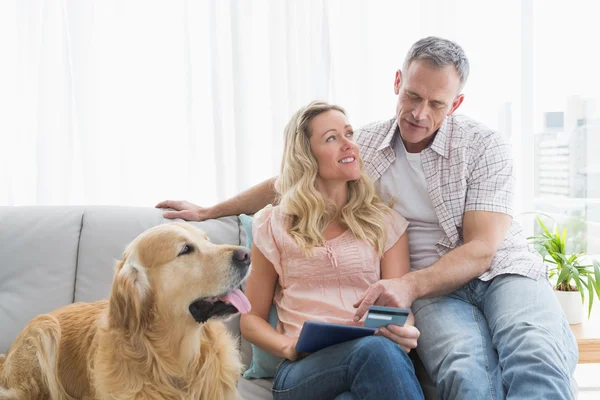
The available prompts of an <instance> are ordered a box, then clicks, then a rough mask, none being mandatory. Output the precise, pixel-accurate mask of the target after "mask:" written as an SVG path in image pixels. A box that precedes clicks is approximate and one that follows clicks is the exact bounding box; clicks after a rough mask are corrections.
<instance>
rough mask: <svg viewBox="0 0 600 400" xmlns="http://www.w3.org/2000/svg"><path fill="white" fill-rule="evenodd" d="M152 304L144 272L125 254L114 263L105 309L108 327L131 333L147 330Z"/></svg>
mask: <svg viewBox="0 0 600 400" xmlns="http://www.w3.org/2000/svg"><path fill="white" fill-rule="evenodd" d="M152 301H153V300H152V292H151V290H150V284H149V283H148V278H147V276H146V272H145V271H144V270H143V268H142V267H140V266H138V265H136V264H134V263H133V262H131V261H129V260H128V257H127V255H125V256H124V257H123V260H121V261H120V262H119V263H118V264H117V268H116V272H115V276H114V279H113V285H112V290H111V294H110V301H109V306H108V320H109V326H110V327H111V328H121V329H125V330H126V331H128V332H129V333H132V334H133V333H137V332H139V331H140V330H142V329H144V328H146V327H147V326H148V324H149V322H150V315H151V308H152Z"/></svg>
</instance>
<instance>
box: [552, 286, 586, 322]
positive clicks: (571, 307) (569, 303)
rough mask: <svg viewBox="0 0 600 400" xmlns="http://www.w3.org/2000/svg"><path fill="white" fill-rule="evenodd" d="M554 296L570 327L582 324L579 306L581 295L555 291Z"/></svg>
mask: <svg viewBox="0 0 600 400" xmlns="http://www.w3.org/2000/svg"><path fill="white" fill-rule="evenodd" d="M554 294H555V295H556V298H557V299H558V302H559V303H560V306H561V307H562V309H563V312H564V313H565V315H566V316H567V321H568V322H569V324H570V325H574V324H580V323H581V322H583V305H582V304H581V294H580V293H579V292H561V291H558V290H555V291H554Z"/></svg>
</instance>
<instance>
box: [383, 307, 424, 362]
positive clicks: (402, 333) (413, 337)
mask: <svg viewBox="0 0 600 400" xmlns="http://www.w3.org/2000/svg"><path fill="white" fill-rule="evenodd" d="M414 324H415V317H414V315H413V313H412V312H411V313H410V314H409V315H408V319H407V320H406V324H404V326H398V325H388V326H387V327H381V328H379V329H378V330H377V331H376V332H375V334H376V335H379V336H385V337H386V338H388V339H390V340H391V341H393V342H395V343H397V344H398V345H399V346H400V347H402V349H403V350H404V351H405V352H407V353H408V352H410V351H411V350H412V349H414V348H416V347H417V341H418V339H419V336H420V335H421V332H419V330H418V329H417V328H416V327H415V326H414Z"/></svg>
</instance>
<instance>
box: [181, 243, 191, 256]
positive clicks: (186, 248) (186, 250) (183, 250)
mask: <svg viewBox="0 0 600 400" xmlns="http://www.w3.org/2000/svg"><path fill="white" fill-rule="evenodd" d="M193 251H194V246H192V245H189V244H186V245H185V246H183V247H182V248H181V251H180V252H179V254H177V257H179V256H183V255H186V254H189V253H191V252H193Z"/></svg>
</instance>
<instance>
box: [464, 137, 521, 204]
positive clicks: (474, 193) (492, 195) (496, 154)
mask: <svg viewBox="0 0 600 400" xmlns="http://www.w3.org/2000/svg"><path fill="white" fill-rule="evenodd" d="M474 153H475V154H474V159H473V161H472V162H471V165H470V166H469V170H470V172H469V177H468V178H467V196H466V201H465V211H494V212H500V213H504V214H509V215H512V213H513V204H512V203H513V190H514V185H515V181H514V177H513V175H512V173H513V161H512V156H511V149H510V145H509V144H508V143H505V142H504V141H503V140H502V138H501V137H500V136H498V135H497V134H495V135H493V136H491V137H490V139H489V140H488V141H486V143H483V144H482V145H481V146H480V150H474Z"/></svg>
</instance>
